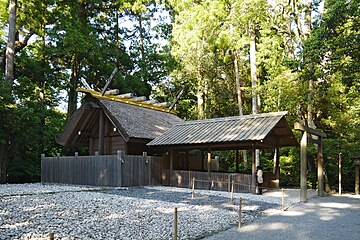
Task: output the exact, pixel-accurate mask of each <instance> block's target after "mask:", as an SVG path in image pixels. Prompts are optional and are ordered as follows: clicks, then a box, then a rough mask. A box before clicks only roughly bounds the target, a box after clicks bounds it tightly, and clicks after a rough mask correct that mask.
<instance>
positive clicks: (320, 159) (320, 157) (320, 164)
mask: <svg viewBox="0 0 360 240" xmlns="http://www.w3.org/2000/svg"><path fill="white" fill-rule="evenodd" d="M317 161H318V169H317V175H318V195H319V196H321V197H323V196H324V157H323V140H322V137H320V138H319V144H318V159H317Z"/></svg>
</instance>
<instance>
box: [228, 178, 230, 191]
mask: <svg viewBox="0 0 360 240" xmlns="http://www.w3.org/2000/svg"><path fill="white" fill-rule="evenodd" d="M228 192H230V175H228Z"/></svg>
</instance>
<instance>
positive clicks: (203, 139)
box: [148, 112, 298, 148]
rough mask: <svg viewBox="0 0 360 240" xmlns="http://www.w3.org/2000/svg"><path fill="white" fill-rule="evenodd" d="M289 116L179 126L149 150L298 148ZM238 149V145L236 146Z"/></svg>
mask: <svg viewBox="0 0 360 240" xmlns="http://www.w3.org/2000/svg"><path fill="white" fill-rule="evenodd" d="M286 114H287V112H274V113H263V114H254V115H244V116H236V117H226V118H216V119H208V120H196V121H188V122H181V123H176V124H175V125H173V127H172V128H170V129H169V130H168V131H166V132H164V133H163V134H162V135H160V136H159V137H157V138H155V139H154V140H152V141H151V142H150V143H148V145H149V146H174V147H177V146H181V145H182V146H184V145H204V144H208V145H213V146H214V145H216V144H220V143H222V144H223V143H235V144H236V146H238V147H243V148H246V147H249V146H252V145H249V143H251V142H252V143H254V142H257V146H262V147H266V146H268V147H273V146H274V147H277V146H280V145H281V146H293V145H298V142H297V141H296V139H295V136H294V135H293V133H292V131H291V129H290V127H289V125H288V123H287V121H286V119H285V115H286ZM233 146H235V145H233Z"/></svg>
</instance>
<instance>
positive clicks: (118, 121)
mask: <svg viewBox="0 0 360 240" xmlns="http://www.w3.org/2000/svg"><path fill="white" fill-rule="evenodd" d="M99 103H100V106H101V107H102V108H103V109H104V111H105V113H106V115H107V116H108V117H109V118H110V119H111V120H112V121H113V123H114V124H115V125H116V127H117V128H118V129H119V130H120V131H121V133H122V135H123V137H124V138H125V139H129V138H142V139H154V138H156V137H158V136H160V135H161V134H162V133H164V132H165V131H166V130H168V129H169V128H170V127H171V126H172V125H173V124H174V123H177V122H181V119H180V118H179V117H177V116H176V115H174V114H171V113H167V112H163V111H157V110H154V109H149V108H144V107H139V106H135V105H131V104H126V103H122V102H115V101H108V100H101V99H100V100H99Z"/></svg>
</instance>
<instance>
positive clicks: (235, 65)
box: [234, 50, 243, 116]
mask: <svg viewBox="0 0 360 240" xmlns="http://www.w3.org/2000/svg"><path fill="white" fill-rule="evenodd" d="M238 51H239V50H235V51H234V70H235V82H236V94H237V99H238V108H239V115H240V116H242V115H243V110H242V98H241V81H240V74H239V64H238Z"/></svg>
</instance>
